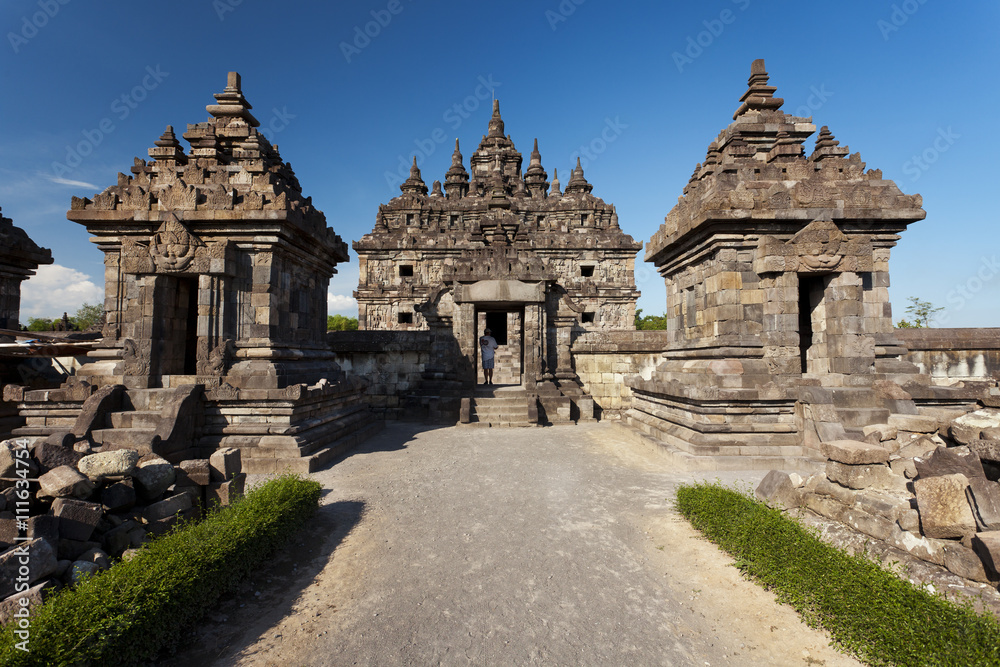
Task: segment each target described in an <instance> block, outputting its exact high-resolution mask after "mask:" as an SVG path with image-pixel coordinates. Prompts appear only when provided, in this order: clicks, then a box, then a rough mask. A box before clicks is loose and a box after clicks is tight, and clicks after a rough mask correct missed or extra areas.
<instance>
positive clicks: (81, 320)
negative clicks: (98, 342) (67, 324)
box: [72, 302, 104, 331]
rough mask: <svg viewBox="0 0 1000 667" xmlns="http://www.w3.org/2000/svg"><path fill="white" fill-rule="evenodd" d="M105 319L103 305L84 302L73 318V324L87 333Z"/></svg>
mask: <svg viewBox="0 0 1000 667" xmlns="http://www.w3.org/2000/svg"><path fill="white" fill-rule="evenodd" d="M102 317H104V305H103V304H89V303H86V302H84V304H83V305H82V306H80V308H79V309H78V310H77V311H76V315H74V316H73V318H72V319H73V323H74V324H75V325H76V326H77V328H78V329H80V331H86V330H87V329H89V328H90V327H92V326H94V325H95V324H97V323H98V322H99V321H100V320H101V318H102Z"/></svg>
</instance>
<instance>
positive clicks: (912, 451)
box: [896, 435, 942, 459]
mask: <svg viewBox="0 0 1000 667" xmlns="http://www.w3.org/2000/svg"><path fill="white" fill-rule="evenodd" d="M941 446H942V445H939V444H938V443H936V442H934V440H932V439H931V438H929V437H927V436H925V435H924V436H920V437H919V438H914V439H913V440H912V441H911V442H909V443H907V444H906V445H904V446H902V447H900V448H899V449H898V450H896V455H897V456H899V457H901V458H910V459H912V458H916V457H918V456H919V457H922V458H926V457H927V455H929V454H930V453H931V452H933V451H935V450H936V449H938V447H941Z"/></svg>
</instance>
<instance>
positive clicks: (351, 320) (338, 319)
mask: <svg viewBox="0 0 1000 667" xmlns="http://www.w3.org/2000/svg"><path fill="white" fill-rule="evenodd" d="M326 330H327V331H357V330H358V318H356V317H344V316H343V315H328V316H327V318H326Z"/></svg>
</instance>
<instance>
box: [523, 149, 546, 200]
mask: <svg viewBox="0 0 1000 667" xmlns="http://www.w3.org/2000/svg"><path fill="white" fill-rule="evenodd" d="M548 177H549V175H548V174H547V173H545V169H544V168H542V154H541V153H539V152H538V139H535V147H534V149H533V150H532V151H531V160H530V161H529V163H528V169H527V171H525V172H524V184H525V186H526V187H527V188H528V191H529V192H530V193H531V196H532V197H544V196H545V191H546V190H548V187H549V184H548V182H547V180H546V179H548Z"/></svg>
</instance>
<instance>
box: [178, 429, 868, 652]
mask: <svg viewBox="0 0 1000 667" xmlns="http://www.w3.org/2000/svg"><path fill="white" fill-rule="evenodd" d="M665 468H666V467H665V464H664V463H663V461H662V459H659V458H657V457H656V455H655V454H654V453H652V452H647V451H645V450H642V449H640V448H639V446H637V445H634V444H632V443H630V442H628V441H625V440H623V439H622V438H620V437H619V436H618V435H617V433H616V431H615V429H614V428H613V427H612V426H610V425H606V424H594V425H580V426H566V427H550V428H528V429H472V428H462V427H451V428H439V429H430V430H425V427H420V426H417V425H412V424H400V423H395V424H390V425H389V426H388V427H387V429H386V430H385V431H384V432H383V433H381V434H380V435H378V436H377V437H375V438H373V439H372V440H370V441H369V442H367V443H365V444H364V445H363V446H362V447H361V448H359V449H358V450H356V451H355V452H353V453H351V454H350V455H348V456H346V457H345V458H344V459H342V460H340V461H338V462H337V463H336V464H335V465H333V466H332V467H331V468H329V469H327V470H324V471H321V472H319V473H316V474H314V475H313V477H314V478H315V479H317V480H319V481H320V482H322V483H323V485H324V487H325V489H328V490H329V491H328V493H326V495H325V496H324V498H323V500H322V501H321V502H322V503H323V507H322V509H321V511H320V514H319V515H318V517H317V518H316V520H315V522H314V524H313V526H312V528H311V532H310V534H308V535H305V536H304V537H303V538H302V539H301V540H299V541H298V542H296V543H295V544H293V545H291V548H290V549H289V550H287V552H285V553H283V554H281V555H279V556H278V557H277V558H276V559H275V560H274V562H272V563H271V565H270V567H268V568H267V571H266V573H264V575H263V577H264V578H262V579H261V580H259V581H255V582H249V583H248V585H247V586H246V587H244V590H243V591H241V593H240V594H239V595H236V596H233V597H231V598H229V599H227V600H226V601H224V602H223V603H222V604H221V605H220V606H219V608H218V609H217V610H214V613H213V617H214V620H213V621H210V622H208V623H207V624H205V625H204V627H202V628H201V629H200V630H199V632H198V633H197V636H196V637H193V638H192V640H193V641H192V643H193V647H192V648H190V649H188V650H186V651H185V652H184V653H182V654H180V655H177V656H175V657H174V658H173V659H171V660H169V661H165V662H164V663H163V664H165V665H178V666H179V665H190V664H216V665H231V664H238V665H283V666H284V665H438V664H441V665H467V664H477V665H523V664H541V665H602V666H603V665H623V664H629V665H726V664H730V665H855V664H858V663H856V662H855V661H853V660H851V659H849V658H847V657H845V656H843V655H841V654H839V653H836V652H835V651H833V650H832V649H831V648H829V647H828V646H827V643H828V641H829V640H828V637H827V636H826V635H824V634H823V633H820V632H818V631H815V630H811V629H809V628H807V627H805V626H804V625H803V624H802V623H801V622H799V621H798V618H797V617H796V616H795V614H794V612H792V611H790V610H789V609H788V608H785V607H782V606H779V605H777V604H775V603H774V601H773V597H772V596H770V595H769V594H768V593H766V592H764V591H762V590H760V589H759V588H757V587H756V586H754V585H753V584H750V583H748V582H746V581H744V580H742V579H741V578H740V577H739V574H738V572H737V571H736V570H735V569H734V568H732V567H730V561H729V559H728V558H727V557H725V556H724V555H723V554H721V553H719V552H718V550H717V549H716V548H715V547H713V546H712V545H711V544H709V543H707V542H706V541H704V540H702V539H701V538H700V537H698V535H697V534H696V533H695V532H694V531H693V530H692V529H691V528H690V527H689V526H688V524H687V523H686V522H685V521H684V520H683V519H681V518H680V517H679V516H678V515H677V514H676V512H675V511H674V510H673V509H672V507H671V501H670V500H669V499H670V498H672V497H673V490H674V488H675V487H676V485H677V484H678V483H680V482H684V481H688V480H690V479H692V478H693V477H692V476H691V475H688V474H684V473H676V472H671V471H669V470H666V469H665ZM707 476H708V477H710V478H715V477H716V476H717V475H716V474H715V473H711V474H708V475H707ZM718 476H721V477H723V481H727V482H728V481H735V480H737V479H741V480H743V481H744V482H746V483H751V484H753V483H756V481H757V480H759V479H760V477H761V476H762V474H761V473H747V475H746V476H741V475H739V474H733V473H728V474H721V475H718Z"/></svg>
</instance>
